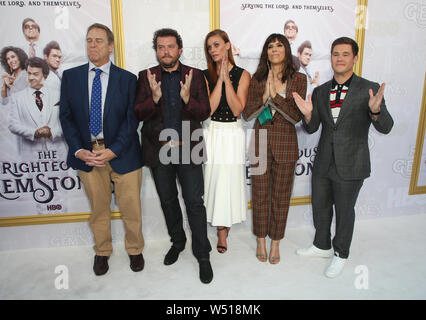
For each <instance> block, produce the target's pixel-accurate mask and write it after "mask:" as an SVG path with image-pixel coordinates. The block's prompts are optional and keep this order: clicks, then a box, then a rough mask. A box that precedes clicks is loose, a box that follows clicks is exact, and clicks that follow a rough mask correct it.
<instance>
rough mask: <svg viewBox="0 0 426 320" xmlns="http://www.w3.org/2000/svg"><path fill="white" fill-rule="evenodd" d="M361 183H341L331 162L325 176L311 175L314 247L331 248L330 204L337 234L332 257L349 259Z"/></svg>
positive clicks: (331, 216) (352, 181)
mask: <svg viewBox="0 0 426 320" xmlns="http://www.w3.org/2000/svg"><path fill="white" fill-rule="evenodd" d="M363 182H364V180H343V179H342V178H341V177H340V176H339V175H338V173H337V170H336V165H335V163H334V161H333V162H332V163H331V164H330V167H329V169H328V173H327V175H326V176H319V175H315V173H314V174H313V177H312V211H313V220H314V226H315V231H316V232H315V239H314V245H315V246H316V247H317V248H320V249H323V250H327V249H330V248H331V244H332V243H331V231H330V228H331V223H332V220H333V204H334V207H335V211H336V233H335V236H334V238H333V248H334V252H335V255H337V256H338V257H340V258H348V256H349V248H350V245H351V241H352V235H353V230H354V223H355V209H354V208H355V203H356V200H357V198H358V194H359V191H360V189H361V187H362V184H363Z"/></svg>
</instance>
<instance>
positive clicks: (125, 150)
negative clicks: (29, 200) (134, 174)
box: [59, 63, 142, 174]
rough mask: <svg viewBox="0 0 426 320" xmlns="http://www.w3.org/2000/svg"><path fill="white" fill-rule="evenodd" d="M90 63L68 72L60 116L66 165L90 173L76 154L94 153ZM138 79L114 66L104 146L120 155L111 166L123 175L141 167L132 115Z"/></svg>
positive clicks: (62, 89)
mask: <svg viewBox="0 0 426 320" xmlns="http://www.w3.org/2000/svg"><path fill="white" fill-rule="evenodd" d="M88 70H89V64H84V65H82V66H78V67H75V68H72V69H69V70H65V71H64V74H63V76H62V83H61V100H60V113H59V118H60V120H61V125H62V130H63V132H64V137H65V140H66V142H67V144H68V147H69V152H68V158H67V163H68V165H70V166H71V167H73V168H74V169H79V170H83V171H87V172H88V171H91V170H92V169H93V167H90V166H87V165H86V164H85V163H84V161H81V160H80V159H77V158H76V157H75V156H74V154H75V152H76V151H77V150H79V149H87V150H92V142H91V138H90V131H89V89H88V88H89V87H88V72H89V71H88ZM135 92H136V76H135V75H133V74H132V73H130V72H128V71H126V70H123V69H121V68H118V67H116V66H115V65H114V64H112V63H111V68H110V74H109V80H108V89H107V93H106V98H105V106H104V113H103V133H104V141H105V147H106V148H109V149H111V151H112V152H114V153H115V155H116V156H117V157H116V158H114V159H112V160H111V161H110V162H109V163H110V165H111V167H112V169H113V170H114V171H115V172H117V173H120V174H124V173H128V172H131V171H134V170H136V169H138V168H140V167H142V160H141V157H140V152H141V147H140V143H139V137H138V133H137V128H138V121H137V119H136V117H135V115H134V113H133V104H134V99H135Z"/></svg>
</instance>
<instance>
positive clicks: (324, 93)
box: [320, 80, 334, 124]
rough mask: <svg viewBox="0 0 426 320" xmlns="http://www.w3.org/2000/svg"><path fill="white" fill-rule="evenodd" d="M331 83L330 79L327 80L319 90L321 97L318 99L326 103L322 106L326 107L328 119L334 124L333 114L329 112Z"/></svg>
mask: <svg viewBox="0 0 426 320" xmlns="http://www.w3.org/2000/svg"><path fill="white" fill-rule="evenodd" d="M331 83H332V81H331V80H330V81H329V82H327V83H325V84H324V89H323V90H322V92H321V99H320V101H324V102H325V103H326V105H325V106H324V108H325V109H326V113H327V117H328V120H329V121H330V122H331V123H332V124H334V120H333V115H332V114H331V109H330V91H331Z"/></svg>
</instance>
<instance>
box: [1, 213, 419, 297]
mask: <svg viewBox="0 0 426 320" xmlns="http://www.w3.org/2000/svg"><path fill="white" fill-rule="evenodd" d="M425 230H426V214H419V215H409V216H402V217H391V218H380V219H370V220H360V221H356V225H355V234H354V239H353V241H352V246H351V254H350V257H349V260H348V262H347V264H346V266H345V269H344V272H343V274H342V275H341V276H340V277H338V278H336V279H328V278H326V277H325V276H324V270H325V269H326V267H327V266H328V263H329V260H326V259H309V258H303V257H299V256H297V255H296V254H295V250H296V249H297V248H299V247H306V246H309V245H310V244H311V243H312V239H313V234H314V230H313V228H312V227H308V226H306V227H301V228H287V230H286V236H285V238H284V240H283V241H281V247H280V252H281V262H280V263H279V264H278V265H270V264H269V263H261V262H259V261H258V260H257V259H256V258H255V249H256V240H255V237H254V236H253V235H252V234H251V233H247V232H234V233H233V232H232V230H231V232H230V234H229V238H228V246H229V249H228V252H227V253H226V254H219V253H218V252H217V251H216V249H215V247H216V241H217V240H216V237H215V236H214V235H212V236H210V241H211V244H212V247H213V248H214V249H213V250H212V252H211V262H212V266H213V271H214V279H213V281H212V282H211V283H210V284H208V285H206V284H202V283H201V282H200V280H199V276H198V263H197V262H196V260H195V258H194V256H193V255H192V252H191V247H190V243H187V246H186V249H185V251H183V252H182V253H181V255H180V257H179V260H178V261H177V262H176V263H175V264H174V265H171V266H165V265H163V258H164V255H165V253H166V252H167V250H168V249H169V246H170V242H169V241H168V240H167V239H165V240H162V241H147V243H146V245H145V250H144V252H143V254H144V257H145V269H144V270H143V271H142V272H139V273H134V272H132V271H131V270H130V268H129V258H128V256H127V254H126V252H125V251H124V245H123V243H122V242H121V243H120V242H116V243H114V253H113V254H112V256H111V258H110V260H109V266H110V269H109V271H108V273H107V274H106V275H104V276H101V277H97V276H95V275H94V273H93V271H92V266H93V256H94V253H93V250H92V248H91V246H84V247H62V248H48V249H27V250H18V251H6V252H0V270H1V272H0V299H3V300H4V299H6V300H7V299H164V300H169V299H173V300H174V299H184V300H186V299H195V300H199V299H201V300H204V299H211V300H233V299H238V300H246V299H255V300H263V299H272V300H275V299H425V298H426V268H425V266H426V250H425V243H426V232H425ZM210 234H212V232H210ZM188 238H190V236H188ZM268 245H269V241H268ZM58 266H65V267H66V270H68V289H57V288H56V287H58V286H59V287H60V286H61V285H64V284H65V282H63V281H62V282H61V281H59V280H60V279H63V277H65V275H66V273H64V272H63V270H64V269H60V268H61V267H59V269H58V270H57V271H58V273H55V268H57V267H58ZM62 268H63V267H62ZM58 277H59V278H58ZM55 284H56V287H55Z"/></svg>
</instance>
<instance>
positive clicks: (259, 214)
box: [251, 144, 296, 240]
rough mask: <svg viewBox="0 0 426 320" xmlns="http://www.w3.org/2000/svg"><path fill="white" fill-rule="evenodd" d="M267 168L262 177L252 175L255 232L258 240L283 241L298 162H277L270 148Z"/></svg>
mask: <svg viewBox="0 0 426 320" xmlns="http://www.w3.org/2000/svg"><path fill="white" fill-rule="evenodd" d="M267 150H268V151H267V159H266V160H267V168H266V172H265V173H264V174H262V175H253V176H252V177H251V182H252V186H251V189H252V204H253V233H254V234H255V235H256V236H257V237H259V238H265V237H266V236H269V237H270V238H271V239H272V240H280V239H282V238H284V232H285V227H286V223H287V214H288V208H289V206H290V196H291V191H292V189H293V182H294V170H295V166H296V162H294V163H293V162H287V163H277V162H276V161H275V160H274V159H273V155H272V153H271V147H270V145H269V144H268V148H267Z"/></svg>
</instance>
